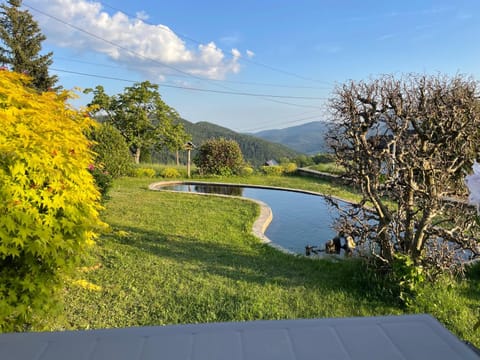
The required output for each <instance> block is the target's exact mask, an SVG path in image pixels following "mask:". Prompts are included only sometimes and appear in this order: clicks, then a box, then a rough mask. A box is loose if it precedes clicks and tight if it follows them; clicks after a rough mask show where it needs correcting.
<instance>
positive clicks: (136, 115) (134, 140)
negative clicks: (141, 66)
mask: <svg viewBox="0 0 480 360" xmlns="http://www.w3.org/2000/svg"><path fill="white" fill-rule="evenodd" d="M85 92H86V93H89V92H93V99H92V101H91V103H90V104H89V106H91V107H93V108H94V109H95V111H94V113H93V115H95V114H98V113H102V114H104V115H106V121H107V122H108V123H110V124H112V125H113V126H115V127H116V128H117V129H118V130H119V131H120V133H121V134H122V136H123V137H124V138H125V140H126V142H127V144H128V146H129V148H130V152H131V153H132V156H133V158H134V160H135V163H136V164H138V163H139V162H140V155H141V152H142V151H143V150H146V149H151V148H152V146H154V145H159V144H164V143H166V142H167V140H166V137H167V133H166V132H165V126H164V124H167V127H168V126H169V123H170V121H171V119H174V118H177V117H178V114H177V112H176V111H175V110H174V109H173V108H171V107H169V106H168V105H167V104H165V103H164V102H163V100H162V98H161V96H160V94H159V93H158V85H156V84H152V83H150V82H149V81H144V82H142V83H137V84H134V85H133V86H131V87H126V88H125V91H124V92H123V93H122V94H118V95H114V96H109V95H107V94H106V93H105V90H104V88H103V86H100V85H99V86H97V87H96V88H95V89H94V90H92V89H87V90H86V91H85Z"/></svg>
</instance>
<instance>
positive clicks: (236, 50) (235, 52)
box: [232, 49, 242, 58]
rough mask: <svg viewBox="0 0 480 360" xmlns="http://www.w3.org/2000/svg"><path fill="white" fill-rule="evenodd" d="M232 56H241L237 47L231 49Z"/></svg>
mask: <svg viewBox="0 0 480 360" xmlns="http://www.w3.org/2000/svg"><path fill="white" fill-rule="evenodd" d="M232 56H233V57H234V58H239V57H241V56H242V54H241V53H240V51H238V49H232Z"/></svg>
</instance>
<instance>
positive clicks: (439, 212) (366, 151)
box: [329, 75, 480, 270]
mask: <svg viewBox="0 0 480 360" xmlns="http://www.w3.org/2000/svg"><path fill="white" fill-rule="evenodd" d="M331 109H332V111H333V115H334V124H335V125H334V127H333V129H332V130H331V132H330V134H329V142H330V145H331V147H332V149H333V150H334V152H335V155H336V158H337V160H338V162H339V163H340V164H341V165H343V166H344V167H345V169H346V174H345V176H346V178H348V179H350V180H351V181H353V183H354V184H355V185H357V186H358V188H360V189H361V190H362V193H363V197H364V198H363V202H362V205H365V204H368V205H369V206H370V207H369V208H368V209H365V208H364V207H363V206H362V207H355V208H353V209H350V211H349V212H348V213H347V214H346V215H347V216H346V217H344V219H343V222H342V224H343V229H342V230H344V231H348V232H350V233H352V234H354V235H355V236H356V239H357V241H358V242H360V243H367V244H369V246H370V249H371V251H372V252H373V254H374V255H375V256H376V258H377V259H381V260H382V262H383V263H384V264H390V265H391V264H392V263H393V261H394V260H395V258H398V256H407V257H409V258H410V259H411V260H412V261H413V262H414V264H415V265H425V266H427V267H429V268H431V269H437V270H445V269H447V267H448V266H449V265H456V264H458V260H459V259H458V258H455V256H457V255H458V251H457V250H458V249H459V248H464V249H469V250H470V251H471V253H470V254H471V255H472V256H480V247H479V244H478V242H477V241H476V240H475V239H476V235H478V226H477V225H476V224H475V221H474V217H473V216H472V215H473V213H474V209H471V208H468V207H467V206H464V205H463V204H462V202H461V201H457V202H454V201H453V199H458V198H461V197H462V196H465V194H466V188H465V185H464V181H463V177H464V175H465V172H466V171H468V169H470V168H471V165H472V163H473V161H474V159H475V157H476V156H478V153H479V150H480V147H479V125H480V107H479V102H478V90H477V83H476V82H475V81H473V80H472V79H468V78H464V77H461V76H457V77H453V78H449V77H443V76H440V75H439V76H424V75H422V76H416V75H409V76H405V77H403V78H400V79H397V78H394V77H393V76H385V77H381V78H379V79H375V80H373V81H371V82H358V83H357V82H350V83H347V84H344V85H343V86H340V87H338V88H337V89H336V90H335V94H334V98H333V99H332V101H331ZM455 251H457V252H456V253H455Z"/></svg>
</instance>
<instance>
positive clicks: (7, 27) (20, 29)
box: [0, 0, 57, 91]
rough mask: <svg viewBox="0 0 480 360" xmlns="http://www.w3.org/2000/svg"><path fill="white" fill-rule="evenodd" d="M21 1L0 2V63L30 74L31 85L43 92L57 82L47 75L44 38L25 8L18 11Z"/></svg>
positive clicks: (50, 53)
mask: <svg viewBox="0 0 480 360" xmlns="http://www.w3.org/2000/svg"><path fill="white" fill-rule="evenodd" d="M21 5H22V0H8V1H7V2H6V3H3V4H1V5H0V64H3V65H4V66H7V67H9V68H10V69H11V70H13V71H16V72H19V73H25V74H28V75H29V76H31V77H32V82H31V86H32V87H34V88H35V89H37V90H39V91H47V90H50V89H51V88H53V87H54V85H55V83H56V82H57V77H56V76H50V75H49V73H48V67H49V66H50V65H51V64H52V62H53V60H52V55H53V53H52V52H49V53H47V54H44V55H41V54H40V51H41V50H42V42H43V41H44V40H45V39H46V37H45V35H43V34H42V33H41V32H40V28H39V26H38V24H37V22H36V21H35V20H34V19H33V16H32V15H31V14H30V13H29V12H28V11H27V10H21V9H20V7H21Z"/></svg>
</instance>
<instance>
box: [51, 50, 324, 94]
mask: <svg viewBox="0 0 480 360" xmlns="http://www.w3.org/2000/svg"><path fill="white" fill-rule="evenodd" d="M55 59H57V60H63V61H70V62H76V63H80V64H87V65H95V66H103V67H109V68H112V69H124V68H123V67H121V66H118V65H107V64H100V63H95V62H91V61H84V60H78V59H72V58H68V57H63V56H55ZM169 76H171V77H180V78H189V77H190V76H186V75H180V74H178V75H173V74H171V75H169ZM202 80H204V81H215V82H219V83H223V82H225V83H233V84H241V85H255V86H265V87H277V88H286V89H313V90H327V89H330V87H329V86H328V87H327V86H325V87H317V86H301V85H283V84H273V83H261V82H250V81H236V80H218V79H206V78H202Z"/></svg>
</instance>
